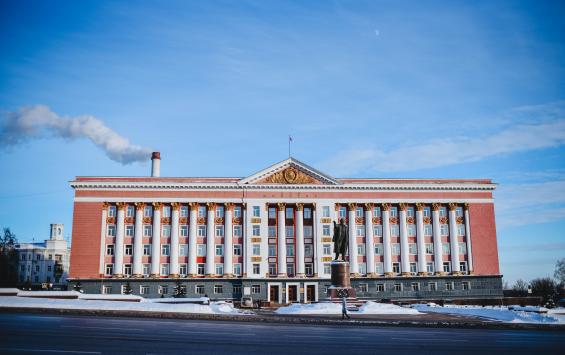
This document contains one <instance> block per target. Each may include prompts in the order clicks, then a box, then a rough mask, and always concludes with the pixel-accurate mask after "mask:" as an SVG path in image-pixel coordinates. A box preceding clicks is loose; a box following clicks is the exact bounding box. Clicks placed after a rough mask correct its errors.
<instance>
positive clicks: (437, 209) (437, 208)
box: [432, 203, 441, 211]
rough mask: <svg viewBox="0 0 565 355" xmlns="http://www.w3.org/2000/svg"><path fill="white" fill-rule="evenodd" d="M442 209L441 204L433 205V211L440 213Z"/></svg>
mask: <svg viewBox="0 0 565 355" xmlns="http://www.w3.org/2000/svg"><path fill="white" fill-rule="evenodd" d="M440 208H441V204H439V203H432V211H439V209H440Z"/></svg>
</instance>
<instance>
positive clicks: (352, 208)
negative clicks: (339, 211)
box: [347, 202, 357, 211]
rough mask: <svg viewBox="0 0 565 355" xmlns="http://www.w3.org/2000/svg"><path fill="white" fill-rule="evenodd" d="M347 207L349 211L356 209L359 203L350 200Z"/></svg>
mask: <svg viewBox="0 0 565 355" xmlns="http://www.w3.org/2000/svg"><path fill="white" fill-rule="evenodd" d="M347 207H348V210H349V211H355V209H356V208H357V204H356V203H355V202H350V203H348V204H347Z"/></svg>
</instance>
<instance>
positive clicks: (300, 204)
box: [296, 203, 304, 211]
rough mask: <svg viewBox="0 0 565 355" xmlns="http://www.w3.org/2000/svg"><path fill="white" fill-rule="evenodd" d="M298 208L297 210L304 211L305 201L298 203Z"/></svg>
mask: <svg viewBox="0 0 565 355" xmlns="http://www.w3.org/2000/svg"><path fill="white" fill-rule="evenodd" d="M296 210H297V211H303V210H304V204H303V203H297V204H296Z"/></svg>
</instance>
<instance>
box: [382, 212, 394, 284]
mask: <svg viewBox="0 0 565 355" xmlns="http://www.w3.org/2000/svg"><path fill="white" fill-rule="evenodd" d="M382 215H383V251H384V272H385V276H392V275H393V273H392V250H391V245H390V205H389V204H386V203H384V204H383V208H382Z"/></svg>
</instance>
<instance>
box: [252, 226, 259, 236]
mask: <svg viewBox="0 0 565 355" xmlns="http://www.w3.org/2000/svg"><path fill="white" fill-rule="evenodd" d="M253 236H254V237H259V236H261V226H260V225H258V224H254V225H253Z"/></svg>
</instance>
